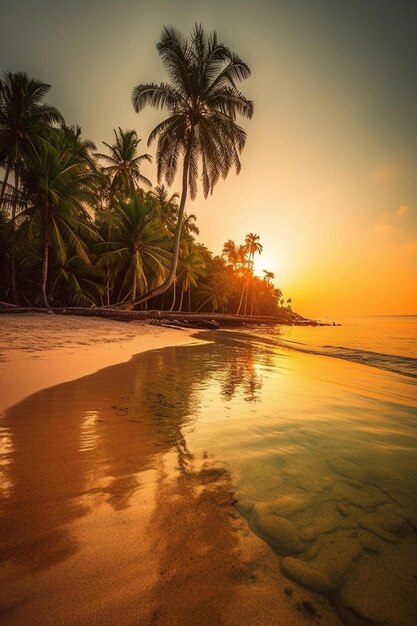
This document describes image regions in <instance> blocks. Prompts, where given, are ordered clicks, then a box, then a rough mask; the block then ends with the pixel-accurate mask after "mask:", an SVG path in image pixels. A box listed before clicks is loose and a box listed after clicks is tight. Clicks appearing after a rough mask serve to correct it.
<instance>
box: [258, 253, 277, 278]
mask: <svg viewBox="0 0 417 626" xmlns="http://www.w3.org/2000/svg"><path fill="white" fill-rule="evenodd" d="M272 267H273V264H272V262H271V261H270V259H269V258H268V257H266V256H265V255H263V254H257V255H256V256H255V260H254V263H253V272H254V274H255V276H259V277H260V278H263V277H264V272H263V270H267V271H268V272H272V271H273V269H272Z"/></svg>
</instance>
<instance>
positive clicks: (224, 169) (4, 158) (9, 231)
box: [0, 27, 290, 315]
mask: <svg viewBox="0 0 417 626" xmlns="http://www.w3.org/2000/svg"><path fill="white" fill-rule="evenodd" d="M158 51H159V53H160V55H161V58H162V60H163V62H164V64H165V66H166V67H167V69H168V73H169V76H170V79H171V83H167V84H165V83H161V84H160V85H154V84H151V85H138V86H137V87H136V88H135V89H134V92H133V104H134V107H135V108H136V110H137V111H140V110H141V109H142V108H143V106H144V105H145V104H151V105H153V106H156V107H159V108H161V109H163V108H166V109H168V110H169V113H170V115H169V117H168V118H167V119H166V120H164V121H163V122H161V124H159V125H158V126H157V127H156V128H155V129H154V130H153V131H152V133H151V135H150V143H152V140H153V139H157V141H158V143H157V150H156V164H157V170H158V182H159V183H161V181H162V180H165V181H166V182H167V183H168V185H171V184H172V183H173V182H174V181H175V176H176V173H177V169H178V162H179V160H180V158H182V160H183V166H182V189H181V196H179V195H178V194H176V193H174V194H171V193H170V192H169V191H168V189H167V187H165V186H164V184H158V185H157V186H155V187H153V186H152V183H151V181H150V180H148V179H147V178H146V177H145V176H144V175H143V174H142V171H141V170H142V164H143V162H144V161H151V160H152V157H151V155H150V154H147V153H144V152H143V153H142V150H141V147H140V141H141V140H140V139H139V138H138V136H137V134H136V132H135V131H134V130H123V129H121V128H118V129H116V130H114V142H113V143H112V144H108V143H104V142H103V143H104V146H105V150H104V151H103V152H101V153H100V152H97V151H96V150H97V149H96V146H95V145H94V144H93V142H92V141H89V140H86V139H84V138H83V137H82V134H81V129H80V128H79V127H78V126H67V125H66V123H65V120H64V118H63V116H62V115H61V114H60V112H59V111H58V110H57V109H56V108H55V107H53V106H50V105H49V104H47V103H46V102H45V97H46V96H47V93H48V91H49V89H50V87H49V85H47V84H44V83H42V82H40V81H38V80H34V79H32V78H30V77H28V76H27V74H25V73H23V72H20V73H15V74H12V73H10V72H6V73H5V74H4V75H3V78H2V80H1V81H0V167H1V168H2V170H3V172H4V176H3V180H2V181H1V182H0V270H1V275H0V300H2V301H9V302H13V303H16V304H21V305H24V306H26V305H29V306H34V305H36V306H37V305H39V306H56V307H59V306H68V305H73V306H106V305H107V306H109V305H120V304H123V303H126V304H129V303H130V304H131V305H136V306H138V307H140V308H141V307H148V306H149V307H151V308H162V309H169V310H186V311H198V310H201V311H221V312H230V313H239V314H249V315H251V314H254V315H255V314H256V315H274V314H275V313H277V311H278V309H279V307H282V306H284V300H283V299H282V293H281V291H280V290H279V289H278V288H276V287H275V286H274V285H273V282H272V281H273V278H274V275H273V274H272V273H271V272H268V271H265V272H264V277H263V278H262V279H261V278H259V277H257V276H255V275H254V271H253V268H254V258H255V255H256V254H261V253H262V245H261V243H260V241H259V237H258V236H257V235H254V234H252V233H250V234H248V235H247V237H246V239H245V242H243V243H242V244H241V245H236V244H235V243H234V242H233V241H231V240H228V241H227V242H226V243H225V244H224V248H223V253H222V255H221V256H213V254H212V253H211V252H210V251H209V250H208V249H207V248H206V247H205V246H204V245H202V244H201V243H199V242H198V240H197V236H198V234H199V231H198V228H197V226H196V217H195V215H193V214H189V215H187V214H186V213H185V203H186V198H187V194H188V191H190V194H191V197H192V198H194V197H195V195H196V192H197V185H198V183H199V182H200V181H201V182H202V186H203V192H204V194H205V195H207V194H208V193H209V192H212V190H213V187H214V185H215V184H216V182H217V180H218V179H219V178H220V177H223V178H225V177H226V175H227V173H228V172H229V170H230V168H231V167H232V166H234V167H235V168H236V169H237V171H239V169H240V161H239V153H240V151H241V150H242V148H243V146H244V143H245V139H246V134H245V132H244V131H243V129H242V128H240V127H239V126H238V125H237V124H236V122H235V120H236V114H237V113H239V114H243V115H246V117H250V116H251V115H252V109H253V105H252V103H251V102H250V101H248V100H246V99H245V98H244V96H243V95H242V94H240V92H238V91H237V89H236V86H235V83H236V81H237V80H243V79H244V78H245V77H246V76H247V75H248V74H249V69H248V68H247V66H246V65H245V64H244V63H243V62H242V61H241V60H240V59H239V58H238V57H237V56H236V55H235V54H233V53H232V52H230V51H229V50H228V49H227V48H225V47H224V46H222V45H220V44H218V42H217V39H216V36H215V34H214V35H212V36H211V37H207V36H206V35H205V33H204V31H203V29H202V28H201V27H196V28H195V30H194V32H193V33H192V35H191V36H190V37H189V38H188V39H184V38H183V37H182V35H180V34H179V33H177V32H175V31H173V30H172V29H164V31H163V35H162V37H161V41H160V42H159V44H158ZM202 61H204V63H203V66H204V68H205V69H204V71H202V70H201V66H202V63H201V62H202ZM289 302H290V301H287V305H286V306H289Z"/></svg>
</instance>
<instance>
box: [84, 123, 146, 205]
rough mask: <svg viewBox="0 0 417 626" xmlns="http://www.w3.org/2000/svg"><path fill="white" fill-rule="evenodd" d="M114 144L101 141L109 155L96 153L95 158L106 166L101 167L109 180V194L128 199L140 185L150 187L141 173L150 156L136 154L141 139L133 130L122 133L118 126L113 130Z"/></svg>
mask: <svg viewBox="0 0 417 626" xmlns="http://www.w3.org/2000/svg"><path fill="white" fill-rule="evenodd" d="M113 132H114V137H115V142H114V143H113V144H112V145H110V144H108V143H106V142H105V141H103V144H104V145H105V146H106V148H108V150H109V154H103V153H101V152H97V153H96V155H95V156H96V157H97V158H98V159H99V160H101V161H104V162H105V163H106V164H107V165H106V166H105V167H103V172H104V174H106V175H107V176H108V177H109V179H110V181H111V182H110V189H109V191H110V194H111V195H113V196H114V195H116V194H120V195H122V196H124V197H128V196H129V195H130V194H131V193H132V192H133V191H135V190H136V189H139V188H140V184H143V185H145V186H147V187H150V186H151V185H152V183H151V181H150V180H149V179H148V178H146V176H144V175H143V174H142V173H141V166H142V164H143V162H144V161H149V162H151V161H152V157H151V155H150V154H138V150H139V144H140V142H141V139H139V138H138V135H137V133H136V131H135V130H126V131H123V130H122V129H121V128H120V126H119V128H118V130H115V129H114V130H113Z"/></svg>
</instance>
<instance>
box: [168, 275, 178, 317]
mask: <svg viewBox="0 0 417 626" xmlns="http://www.w3.org/2000/svg"><path fill="white" fill-rule="evenodd" d="M176 299H177V281H176V280H174V296H173V298H172V304H171V308H170V309H169V310H170V311H173V310H174V306H175V300H176Z"/></svg>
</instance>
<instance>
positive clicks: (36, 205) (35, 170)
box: [22, 142, 98, 307]
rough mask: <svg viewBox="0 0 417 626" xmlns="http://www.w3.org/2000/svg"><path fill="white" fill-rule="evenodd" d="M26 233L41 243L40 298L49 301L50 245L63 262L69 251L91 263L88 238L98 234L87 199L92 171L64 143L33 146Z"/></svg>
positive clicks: (26, 178)
mask: <svg viewBox="0 0 417 626" xmlns="http://www.w3.org/2000/svg"><path fill="white" fill-rule="evenodd" d="M22 182H23V190H24V194H25V197H26V200H27V203H28V208H27V209H26V211H24V212H23V214H22V215H24V217H28V218H29V219H30V229H29V233H30V235H31V236H32V237H35V238H36V237H39V238H40V240H41V244H42V275H41V300H42V302H43V304H44V306H46V307H48V306H49V302H48V297H47V280H48V267H49V253H50V249H52V251H53V253H54V255H55V258H56V259H57V261H58V262H59V263H61V264H64V263H65V262H66V260H67V254H68V252H69V251H70V252H71V253H72V254H76V255H77V256H78V257H79V258H80V259H81V260H82V261H83V262H84V263H85V264H86V265H89V264H91V260H90V256H89V253H88V245H87V241H88V240H92V241H94V240H96V239H97V237H98V236H97V233H96V231H95V230H94V228H93V225H92V223H91V220H90V218H89V216H88V213H87V212H86V210H85V204H86V203H89V202H92V200H93V198H94V183H95V174H94V173H93V172H91V171H90V170H89V169H88V168H87V167H86V165H85V162H84V160H82V159H80V158H79V157H78V156H77V155H73V154H72V153H71V151H69V150H68V149H67V148H62V147H55V146H53V145H52V144H50V143H47V142H44V143H42V144H40V145H39V146H38V147H37V148H36V149H34V150H32V152H31V154H30V158H29V159H28V160H27V164H26V167H25V169H24V170H23V172H22Z"/></svg>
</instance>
